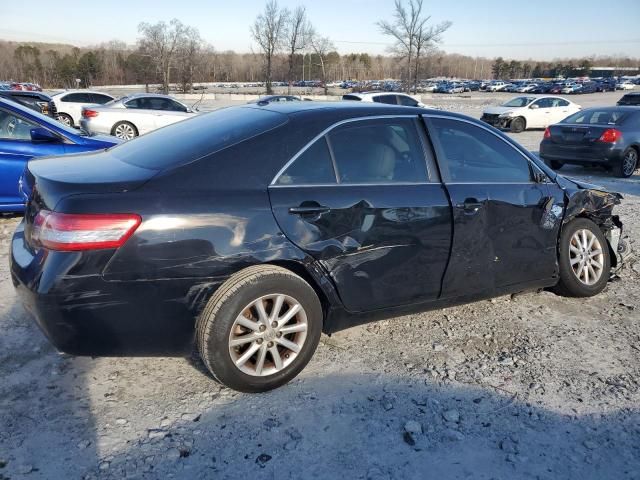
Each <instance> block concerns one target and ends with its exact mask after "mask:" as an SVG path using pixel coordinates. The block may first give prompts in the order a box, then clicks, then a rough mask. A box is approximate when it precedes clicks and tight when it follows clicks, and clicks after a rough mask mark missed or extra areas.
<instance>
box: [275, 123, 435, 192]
mask: <svg viewBox="0 0 640 480" xmlns="http://www.w3.org/2000/svg"><path fill="white" fill-rule="evenodd" d="M393 118H408V119H410V120H413V121H414V122H413V123H414V128H415V129H416V134H417V135H418V137H419V142H420V145H421V147H422V150H423V158H424V161H425V163H426V168H425V170H426V172H427V178H426V179H425V181H423V182H374V183H341V182H340V179H339V176H338V171H337V166H336V164H335V157H334V155H333V148H332V146H331V141H330V140H329V136H328V134H329V133H330V132H331V131H332V130H334V129H335V128H337V127H339V126H341V125H345V124H347V123H353V122H361V121H366V120H389V119H393ZM419 119H420V115H419V114H415V115H372V116H369V117H354V118H347V119H344V120H340V121H339V122H336V123H334V124H332V125H331V126H329V127H327V128H325V129H324V130H323V131H322V132H320V133H319V134H318V135H316V136H315V137H313V138H312V139H311V140H310V141H309V142H308V143H307V144H306V145H305V146H304V147H302V148H301V149H300V150H299V151H298V153H296V154H295V155H294V156H293V157H291V158H290V159H289V161H288V162H287V163H285V164H284V166H283V167H282V168H281V169H280V170H279V171H278V173H276V175H275V176H274V177H273V180H271V183H270V184H269V188H271V187H275V188H291V187H296V188H300V187H336V186H350V187H355V186H360V187H362V186H381V185H385V186H389V185H431V184H433V183H434V182H436V183H440V182H439V180H432V179H431V176H430V174H431V171H432V170H431V169H430V168H429V167H430V165H429V162H428V158H427V151H426V146H425V145H424V141H423V139H422V135H421V134H420V128H419V126H418V125H417V120H419ZM322 137H325V140H326V142H327V146H328V147H329V155H330V156H331V162H332V166H333V171H334V174H335V175H336V182H335V183H326V184H325V183H322V184H320V183H309V184H306V183H302V184H278V183H277V182H278V180H279V179H280V177H281V176H282V175H283V174H284V173H285V172H286V171H287V169H288V168H289V167H290V166H291V165H292V164H293V162H295V161H296V160H297V159H298V158H299V157H300V156H302V154H303V153H305V152H306V151H307V150H308V149H309V148H311V146H312V145H313V144H314V143H316V142H317V141H318V140H320V139H321V138H322Z"/></svg>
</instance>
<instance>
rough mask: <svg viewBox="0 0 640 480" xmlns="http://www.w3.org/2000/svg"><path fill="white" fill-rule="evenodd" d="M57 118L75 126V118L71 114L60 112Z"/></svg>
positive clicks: (69, 125)
mask: <svg viewBox="0 0 640 480" xmlns="http://www.w3.org/2000/svg"><path fill="white" fill-rule="evenodd" d="M56 119H57V120H58V121H59V122H60V123H63V124H65V125H66V126H68V127H73V118H71V115H68V114H66V113H58V114H57V115H56Z"/></svg>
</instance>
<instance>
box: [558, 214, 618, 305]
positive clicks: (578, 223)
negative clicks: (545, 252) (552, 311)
mask: <svg viewBox="0 0 640 480" xmlns="http://www.w3.org/2000/svg"><path fill="white" fill-rule="evenodd" d="M580 230H589V231H590V232H592V233H593V234H594V235H595V237H596V238H597V240H598V242H599V243H600V245H601V248H602V255H603V260H604V261H603V268H602V273H601V275H600V278H599V279H598V281H597V282H595V283H594V284H592V285H587V284H586V283H584V282H583V281H581V280H579V279H578V277H577V275H576V273H575V272H574V271H573V268H572V266H571V255H570V243H571V238H572V237H573V235H574V234H575V233H576V232H578V231H580ZM558 248H559V253H558V261H559V266H560V281H559V282H558V284H557V285H556V286H555V287H554V291H555V292H556V293H557V294H559V295H563V296H567V297H592V296H593V295H597V294H598V293H600V292H601V291H602V290H603V289H604V287H605V286H606V285H607V281H608V280H609V274H610V270H611V258H610V256H609V244H608V243H607V240H606V238H605V236H604V234H603V233H602V231H601V230H600V228H599V227H598V226H597V225H596V224H595V223H593V222H592V221H591V220H588V219H586V218H578V219H576V220H573V221H571V222H569V223H568V224H567V225H565V226H564V227H563V228H562V232H561V234H560V242H559V246H558Z"/></svg>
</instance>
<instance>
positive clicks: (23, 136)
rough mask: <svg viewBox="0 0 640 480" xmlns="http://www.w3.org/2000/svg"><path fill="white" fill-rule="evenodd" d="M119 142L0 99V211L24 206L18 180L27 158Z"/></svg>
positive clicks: (80, 150) (82, 150)
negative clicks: (80, 129) (68, 125)
mask: <svg viewBox="0 0 640 480" xmlns="http://www.w3.org/2000/svg"><path fill="white" fill-rule="evenodd" d="M118 143H120V140H119V139H118V138H116V137H110V136H98V135H96V136H93V137H90V136H88V135H86V134H84V133H82V132H80V131H78V130H75V129H73V128H70V127H67V126H65V125H63V124H62V123H60V122H57V121H56V120H54V119H52V118H50V117H46V116H44V115H42V114H40V113H38V112H35V111H33V110H30V109H28V108H26V107H23V106H22V105H19V104H17V103H15V102H12V101H10V100H6V99H0V212H19V211H21V210H22V209H23V207H24V198H23V196H22V194H21V193H20V188H19V185H18V184H19V180H20V176H21V175H22V172H23V171H24V168H25V166H26V164H27V161H29V160H30V159H31V158H34V157H43V156H46V155H64V154H67V153H76V152H87V151H92V150H100V149H105V148H109V147H112V146H113V145H116V144H118Z"/></svg>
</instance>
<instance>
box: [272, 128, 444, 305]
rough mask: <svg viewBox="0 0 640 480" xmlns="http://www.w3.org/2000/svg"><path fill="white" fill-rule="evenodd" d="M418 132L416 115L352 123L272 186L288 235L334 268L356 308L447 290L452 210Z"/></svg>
mask: <svg viewBox="0 0 640 480" xmlns="http://www.w3.org/2000/svg"><path fill="white" fill-rule="evenodd" d="M418 128H419V127H418V124H417V122H416V118H415V117H403V118H395V117H393V118H389V119H388V120H386V119H377V120H358V121H355V120H354V121H353V122H351V121H350V122H348V123H347V124H345V125H342V126H339V127H337V128H336V129H335V130H333V131H332V132H329V133H328V134H327V135H326V136H321V137H320V138H319V139H317V140H316V142H314V144H313V145H310V146H308V148H307V149H306V150H303V152H301V153H300V154H299V156H298V158H295V157H294V159H293V161H292V163H291V165H290V166H289V167H287V168H285V170H284V171H283V172H282V174H281V175H280V176H279V178H277V179H275V180H274V184H272V185H271V187H270V188H269V196H270V199H271V206H272V210H273V213H274V215H275V218H276V220H277V222H278V224H279V226H280V228H281V229H282V231H283V233H284V234H285V235H286V236H287V237H288V238H289V240H290V241H291V242H293V243H294V244H296V245H297V246H298V247H300V248H301V249H303V250H304V251H306V252H307V253H309V254H310V255H311V256H313V257H314V258H315V259H316V260H317V261H319V262H320V264H321V265H322V266H323V267H324V269H325V270H326V271H328V273H329V275H330V276H331V278H332V279H333V281H334V282H335V285H336V288H337V290H338V293H339V295H340V298H341V299H342V301H343V303H344V305H345V307H346V308H347V309H348V310H350V311H370V310H375V309H379V308H385V307H390V306H397V305H407V304H411V303H414V302H420V301H424V300H431V299H436V298H438V296H439V294H440V288H441V282H442V277H443V274H444V271H445V268H446V265H447V261H448V258H449V247H450V242H451V209H450V205H449V201H448V198H447V195H446V192H445V190H444V188H443V186H442V184H441V183H440V182H439V181H434V180H435V179H433V177H432V176H430V175H431V174H435V173H436V172H429V174H428V173H427V168H426V162H425V152H424V150H423V148H424V146H425V145H424V142H423V141H422V139H421V137H420V135H421V133H420V131H419V129H418ZM423 133H424V131H422V134H423ZM397 135H399V137H398V136H397ZM325 137H326V138H325ZM323 165H324V166H323ZM419 165H422V166H421V167H419ZM322 166H323V167H322ZM413 167H415V169H414V168H413ZM420 168H421V170H420Z"/></svg>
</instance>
